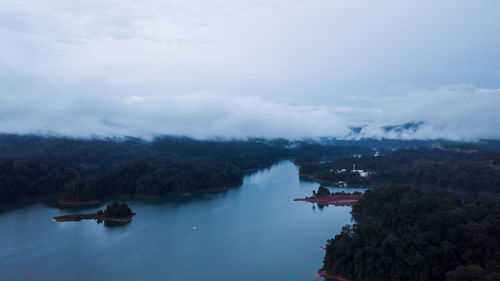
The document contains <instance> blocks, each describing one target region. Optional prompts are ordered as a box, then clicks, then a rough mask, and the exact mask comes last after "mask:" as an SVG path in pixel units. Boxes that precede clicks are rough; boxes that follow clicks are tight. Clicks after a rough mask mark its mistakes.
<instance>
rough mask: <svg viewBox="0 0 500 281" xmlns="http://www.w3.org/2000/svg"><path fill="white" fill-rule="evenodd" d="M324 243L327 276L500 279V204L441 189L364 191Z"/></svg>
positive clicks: (395, 188) (393, 278)
mask: <svg viewBox="0 0 500 281" xmlns="http://www.w3.org/2000/svg"><path fill="white" fill-rule="evenodd" d="M353 211H354V212H356V213H359V214H362V215H364V216H365V218H364V219H360V221H359V222H358V224H355V225H346V226H344V227H343V228H342V231H341V233H340V234H338V235H337V236H335V238H333V239H330V240H328V242H327V246H326V254H325V257H324V268H323V269H324V270H326V271H327V272H328V273H330V274H332V275H340V276H343V277H346V278H349V279H353V280H373V281H376V280H448V281H459V280H484V281H493V280H500V202H499V201H498V200H497V201H479V200H473V199H470V198H467V197H464V196H460V195H458V194H456V193H454V192H452V191H448V190H446V189H439V190H436V189H434V188H423V189H422V188H420V189H417V188H410V187H395V186H392V187H387V188H377V189H374V190H370V191H366V193H365V196H364V197H363V198H362V199H360V200H359V202H358V203H357V204H356V205H355V206H354V207H353Z"/></svg>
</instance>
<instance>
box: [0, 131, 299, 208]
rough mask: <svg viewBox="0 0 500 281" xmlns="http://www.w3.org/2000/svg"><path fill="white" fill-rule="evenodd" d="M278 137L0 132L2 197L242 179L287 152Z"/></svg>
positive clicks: (183, 189)
mask: <svg viewBox="0 0 500 281" xmlns="http://www.w3.org/2000/svg"><path fill="white" fill-rule="evenodd" d="M285 146H286V144H283V141H281V140H274V141H266V142H263V141H261V140H248V141H197V140H193V139H189V138H180V137H179V138H177V137H159V138H156V139H154V140H152V141H144V140H141V139H134V138H125V139H96V140H94V139H90V140H82V139H71V138H56V137H39V136H18V135H2V136H0V202H9V201H15V200H20V199H25V198H33V197H38V196H42V195H50V194H58V196H59V198H60V200H62V201H71V202H83V201H92V200H96V199H100V198H103V197H106V196H111V195H115V194H127V195H148V196H149V195H164V194H175V193H187V192H194V191H201V190H206V189H213V188H225V187H229V186H234V185H239V184H241V182H242V179H243V176H244V174H245V173H247V172H250V171H254V170H256V169H259V168H263V167H268V166H270V165H272V164H274V163H276V162H277V161H279V160H280V159H286V158H290V157H291V155H292V153H291V150H290V149H286V148H285Z"/></svg>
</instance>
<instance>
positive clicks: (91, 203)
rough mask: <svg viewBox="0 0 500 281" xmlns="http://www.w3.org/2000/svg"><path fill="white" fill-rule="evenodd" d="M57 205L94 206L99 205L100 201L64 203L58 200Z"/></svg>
mask: <svg viewBox="0 0 500 281" xmlns="http://www.w3.org/2000/svg"><path fill="white" fill-rule="evenodd" d="M57 203H58V204H59V205H72V206H78V205H96V204H99V203H101V200H98V199H96V200H91V201H64V200H58V201H57Z"/></svg>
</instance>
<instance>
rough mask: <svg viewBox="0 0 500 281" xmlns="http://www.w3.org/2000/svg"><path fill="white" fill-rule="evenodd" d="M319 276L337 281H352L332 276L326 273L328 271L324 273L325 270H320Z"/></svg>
mask: <svg viewBox="0 0 500 281" xmlns="http://www.w3.org/2000/svg"><path fill="white" fill-rule="evenodd" d="M318 275H319V276H321V277H325V278H328V279H332V280H337V281H351V280H349V279H346V278H343V277H340V276H335V275H330V274H328V273H326V271H324V270H318Z"/></svg>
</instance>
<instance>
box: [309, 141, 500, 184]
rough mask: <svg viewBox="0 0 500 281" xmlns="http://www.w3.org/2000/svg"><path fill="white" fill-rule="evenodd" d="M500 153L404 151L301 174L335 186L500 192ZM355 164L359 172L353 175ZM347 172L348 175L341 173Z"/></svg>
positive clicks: (317, 167)
mask: <svg viewBox="0 0 500 281" xmlns="http://www.w3.org/2000/svg"><path fill="white" fill-rule="evenodd" d="M498 163H500V153H498V152H493V151H463V150H462V151H457V150H456V149H442V148H439V149H438V148H418V149H400V150H396V151H394V152H392V153H388V154H385V155H379V156H374V155H363V156H360V157H350V158H342V159H338V160H335V161H333V162H328V163H310V164H305V165H302V166H301V168H300V173H301V174H302V175H306V176H311V177H313V178H316V179H319V180H321V181H324V182H329V183H331V184H335V183H338V182H339V181H342V182H347V183H348V184H349V185H351V186H356V185H364V186H382V185H386V184H408V185H414V186H426V185H427V186H434V187H443V188H453V189H457V190H463V191H472V192H476V193H479V192H490V193H500V165H498ZM353 165H355V167H356V169H357V170H364V171H365V172H368V175H367V176H365V177H363V176H361V174H360V173H359V172H351V170H352V167H353ZM342 169H345V172H339V171H341V170H342Z"/></svg>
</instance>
